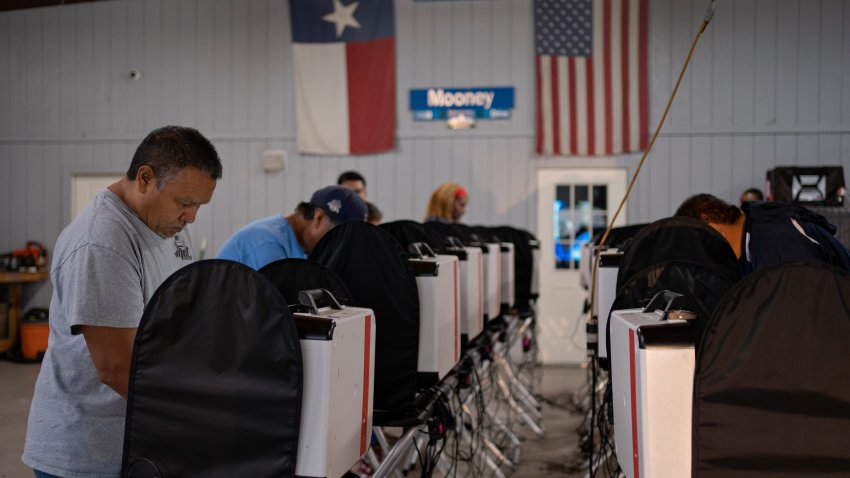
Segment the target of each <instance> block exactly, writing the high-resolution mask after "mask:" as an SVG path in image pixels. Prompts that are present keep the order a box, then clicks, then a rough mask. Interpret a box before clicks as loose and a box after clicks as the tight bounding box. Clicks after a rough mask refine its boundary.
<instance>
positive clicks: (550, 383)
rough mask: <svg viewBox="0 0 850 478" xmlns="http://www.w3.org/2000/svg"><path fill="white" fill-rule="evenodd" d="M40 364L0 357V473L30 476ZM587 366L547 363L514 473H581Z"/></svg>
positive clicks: (529, 476)
mask: <svg viewBox="0 0 850 478" xmlns="http://www.w3.org/2000/svg"><path fill="white" fill-rule="evenodd" d="M38 370H39V365H38V364H20V363H12V362H9V361H7V360H5V359H0V478H24V477H31V476H32V472H31V471H30V470H29V468H27V467H26V466H24V464H23V463H21V453H22V451H23V447H24V436H25V434H26V428H27V415H28V413H29V406H30V399H31V397H32V391H33V387H34V386H35V380H36V377H37V376H38ZM584 377H585V371H584V370H583V369H581V368H578V367H545V368H544V370H543V384H542V390H541V392H542V396H543V398H544V407H543V417H544V420H545V426H546V431H547V436H546V437H545V438H538V437H537V436H535V435H533V434H532V433H531V431H530V430H527V429H522V428H521V429H520V430H519V434H520V435H521V437H522V438H523V447H522V461H521V463H520V466H519V468H518V469H517V471H516V472H514V473H513V474H512V475H511V477H512V478H540V477H542V476H545V477H574V476H583V475H584V470H577V469H575V467H574V466H573V464H574V462H575V456H576V451H577V447H578V435H577V434H576V432H575V430H576V427H577V426H578V422H579V419H578V417H576V416H574V415H572V414H570V413H569V412H568V411H567V410H566V409H565V408H564V404H566V403H567V401H568V398H569V395H570V393H572V391H573V390H575V389H576V388H577V387H578V386H579V385H580V384H581V383H582V382H583V381H584Z"/></svg>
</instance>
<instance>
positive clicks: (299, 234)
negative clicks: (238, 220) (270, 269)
mask: <svg viewBox="0 0 850 478" xmlns="http://www.w3.org/2000/svg"><path fill="white" fill-rule="evenodd" d="M367 216H368V209H367V207H366V203H365V202H363V200H362V199H360V196H358V195H357V194H356V193H354V192H352V191H351V190H350V189H347V188H344V187H342V186H327V187H324V188H322V189H319V190H318V191H316V192H314V193H313V196H312V197H311V198H310V202H302V203H300V204H298V207H296V208H295V212H293V213H292V214H289V215H288V216H281V215H276V216H271V217H266V218H263V219H260V220H257V221H254V222H252V223H251V224H248V225H247V226H245V227H243V228H242V229H240V230H239V231H237V232H236V234H234V235H233V236H231V237H230V239H228V240H227V241H226V242H225V243H224V245H223V246H221V250H219V251H218V258H219V259H230V260H233V261H237V262H241V263H243V264H245V265H247V266H249V267H252V268H254V269H256V270H260V269H261V268H263V266H265V265H267V264H270V263H272V262H275V261H278V260H280V259H288V258H297V259H304V258H306V257H307V253H309V252H310V251H311V250H313V247H314V246H315V245H316V244H317V243H318V242H319V240H320V239H321V238H322V237H323V236H324V235H325V234H326V233H327V232H328V231H330V230H331V228H333V227H334V226H336V225H337V224H340V223H343V222H347V221H365V220H366V217H367Z"/></svg>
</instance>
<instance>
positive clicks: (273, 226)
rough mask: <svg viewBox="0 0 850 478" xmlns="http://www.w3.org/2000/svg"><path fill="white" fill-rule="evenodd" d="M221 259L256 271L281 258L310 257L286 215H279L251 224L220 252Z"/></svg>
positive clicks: (229, 241)
mask: <svg viewBox="0 0 850 478" xmlns="http://www.w3.org/2000/svg"><path fill="white" fill-rule="evenodd" d="M218 258H219V259H230V260H232V261H236V262H241V263H243V264H245V265H246V266H248V267H252V268H254V269H256V270H260V269H262V268H263V267H264V266H266V265H267V264H271V263H272V262H275V261H279V260H281V259H290V258H294V259H306V258H307V255H306V254H304V251H303V250H302V249H301V246H300V245H298V240H297V238H296V237H295V231H293V230H292V226H290V225H289V221H287V220H286V218H285V217H283V216H280V215H277V216H271V217H266V218H263V219H259V220H257V221H254V222H252V223H251V224H248V225H247V226H245V227H243V228H242V229H240V230H239V231H237V232H236V234H234V235H233V236H231V237H230V239H228V240H227V241H226V242H225V243H224V245H223V246H221V249H220V250H219V251H218Z"/></svg>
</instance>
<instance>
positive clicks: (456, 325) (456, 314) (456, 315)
mask: <svg viewBox="0 0 850 478" xmlns="http://www.w3.org/2000/svg"><path fill="white" fill-rule="evenodd" d="M459 264H460V263H459V262H455V338H454V342H455V362H457V361H458V359H459V358H460V356H459V354H460V352H459V351H458V342H459V340H460V339H458V334H459V333H460V332H459V331H458V320H460V318H459V317H458V298H457V276H458V274H460V272H459V271H458V269H459V268H460V265H459Z"/></svg>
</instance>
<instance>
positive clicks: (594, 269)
mask: <svg viewBox="0 0 850 478" xmlns="http://www.w3.org/2000/svg"><path fill="white" fill-rule="evenodd" d="M713 17H714V0H711V2H710V3H709V4H708V9H707V10H706V12H705V17H704V18H703V20H702V24H701V25H700V28H699V31H697V34H696V36H695V37H694V41H693V43H691V49H690V51H688V57H687V58H685V64H684V65H682V71H681V72H679V79H677V80H676V86H675V87H674V88H673V93H671V94H670V99H669V100H668V101H667V107H666V108H664V114H663V115H661V121H659V122H658V127H657V128H655V134H653V135H652V139H651V140H650V141H649V145H647V147H646V151H644V152H643V157H641V158H640V162H639V163H638V165H637V168H636V169H635V173H634V174H633V175H632V180H631V181H630V182H629V187H628V188H627V189H626V194H625V195H624V196H623V199H622V201H620V206H619V207H617V212H615V213H614V216H612V217H611V222H610V223H609V224H608V227H607V228H606V229H605V233H604V234H603V235H602V239H601V240H600V241H599V247H598V249H599V250H601V249H602V247H603V246H604V245H605V242H606V241H607V240H608V235H609V234H611V229H613V228H614V222H616V221H617V217H619V215H620V212H621V211H622V210H623V206H625V205H626V201H627V200H628V199H629V194H631V192H632V188H633V187H634V185H635V181H637V177H638V175H639V174H640V170H641V168H642V167H643V163H644V162H646V158H647V156H649V152H650V151H652V146H653V145H654V144H655V140H656V139H658V134H659V133H661V126H662V125H664V121H665V120H666V119H667V114H668V113H669V112H670V107H671V106H672V105H673V99H674V98H676V93H677V92H678V91H679V85H680V84H681V83H682V78H683V77H684V76H685V71H687V69H688V64H689V63H690V62H691V57H692V56H693V54H694V49H695V48H696V46H697V43H698V42H699V39H700V37H701V36H702V34H703V32H704V31H705V29H706V27H708V24H709V23H710V22H711V19H712V18H713ZM599 258H600V255H599V254H596V257H595V258H594V259H593V267H592V271H591V280H590V314H591V317H593V311H594V310H596V273H597V271H598V270H599ZM600 332H601V331H600ZM600 332H597V337H598V336H599V335H600Z"/></svg>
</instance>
